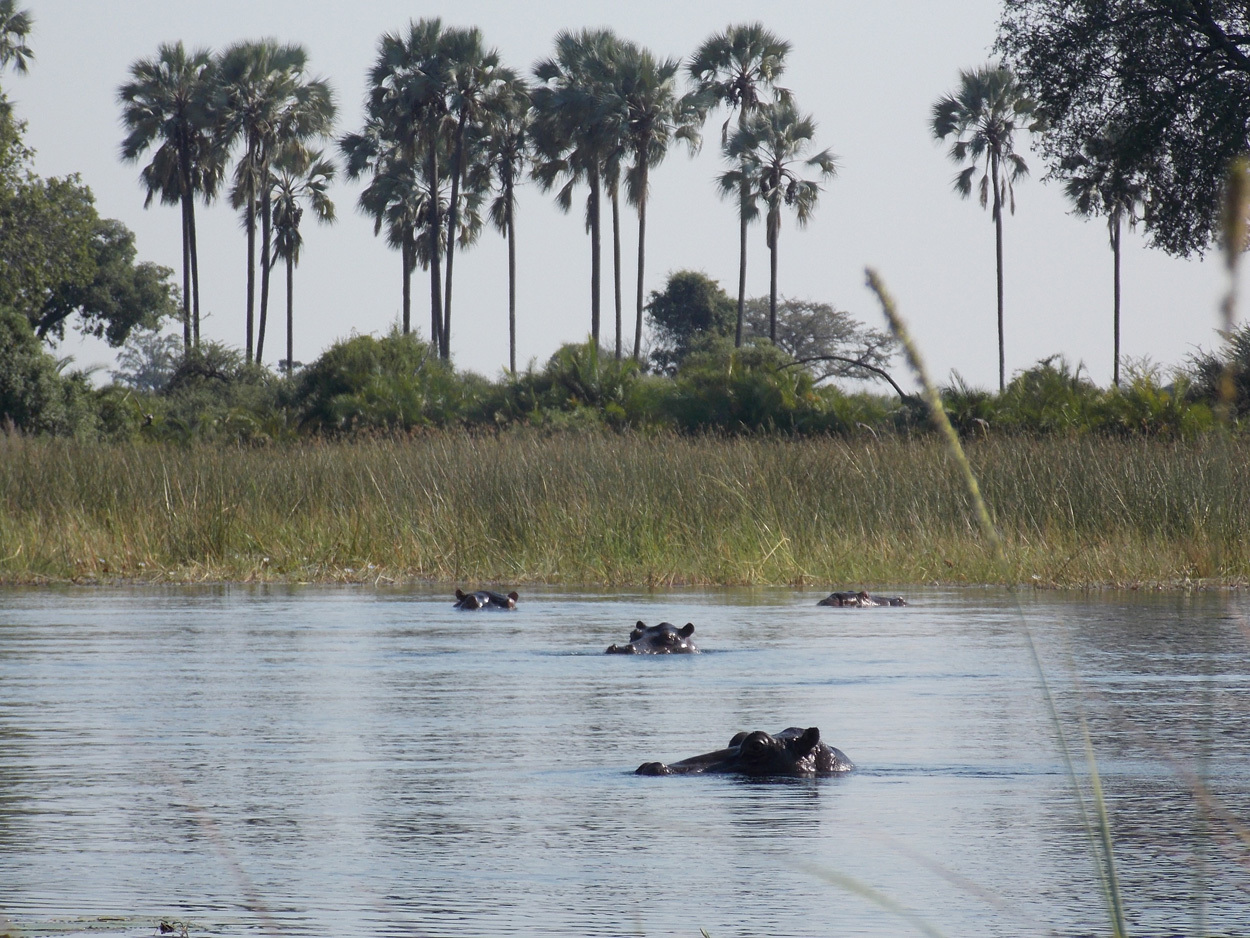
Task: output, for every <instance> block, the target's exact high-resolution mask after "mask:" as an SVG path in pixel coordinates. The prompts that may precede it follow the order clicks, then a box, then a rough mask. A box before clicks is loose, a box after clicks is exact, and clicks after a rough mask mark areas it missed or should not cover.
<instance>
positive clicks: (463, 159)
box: [442, 28, 516, 358]
mask: <svg viewBox="0 0 1250 938" xmlns="http://www.w3.org/2000/svg"><path fill="white" fill-rule="evenodd" d="M442 46H443V55H444V57H445V60H446V63H447V64H446V67H447V81H446V85H447V89H446V93H447V112H448V116H449V118H454V120H455V129H454V131H453V133H454V141H455V142H454V146H453V153H452V158H451V160H452V161H451V197H450V200H449V203H448V211H447V242H446V243H447V275H446V277H447V283H446V289H445V295H444V301H443V342H444V345H445V346H447V347H446V348H445V349H444V350H443V357H444V358H447V357H448V356H449V354H450V347H449V345H448V343H450V340H451V284H452V266H453V263H454V260H455V245H456V240H457V237H456V234H457V232H459V233H461V234H463V233H464V232H465V231H466V229H465V228H464V227H463V226H462V225H461V219H460V201H461V199H460V186H461V183H462V181H463V180H464V178H465V176H466V175H467V174H468V172H469V165H468V155H469V151H470V149H471V147H472V140H471V139H470V138H471V137H473V138H474V139H480V138H481V137H482V136H483V135H484V134H485V130H484V124H485V122H486V121H487V119H488V112H489V110H490V108H491V106H492V101H493V99H494V96H495V95H496V93H497V92H498V91H499V89H500V87H501V86H504V85H507V84H509V83H510V82H514V81H516V73H515V72H513V71H512V70H511V69H509V68H506V67H505V66H503V65H501V64H500V62H499V53H498V52H496V51H495V50H493V49H492V50H489V51H487V50H485V49H484V48H483V47H482V33H481V31H480V30H478V29H476V28H473V29H448V30H447V31H446V32H445V33H444V34H443V37H442Z"/></svg>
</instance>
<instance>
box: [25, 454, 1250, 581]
mask: <svg viewBox="0 0 1250 938" xmlns="http://www.w3.org/2000/svg"><path fill="white" fill-rule="evenodd" d="M965 447H966V448H967V452H968V456H969V459H970V460H971V463H972V466H973V469H974V471H975V472H976V476H977V478H978V479H979V481H980V485H981V490H982V492H983V493H984V495H985V497H986V501H987V502H988V504H989V505H990V508H991V512H992V513H993V516H994V522H995V524H996V525H997V527H998V529H999V530H1000V531H1001V533H1002V537H1003V547H1004V552H1005V557H1006V565H1005V571H1006V572H1005V573H1003V572H1001V571H1002V570H1003V569H1004V568H1001V567H1000V566H999V564H998V561H997V560H996V559H995V557H994V554H993V551H992V550H991V548H990V547H989V545H987V544H986V543H985V541H984V538H983V537H982V535H981V534H980V532H979V530H978V529H977V527H976V525H975V524H974V522H973V520H972V512H971V511H970V506H969V504H968V496H967V494H966V491H965V488H964V483H963V479H962V477H961V476H960V473H959V470H958V469H957V467H956V466H955V465H954V463H953V462H952V461H951V460H950V458H949V456H948V455H947V453H946V450H945V447H944V445H943V444H942V443H941V442H940V441H939V440H937V439H936V438H933V437H930V436H926V437H920V438H916V437H912V438H902V437H900V438H888V437H887V438H876V437H873V436H872V435H871V434H865V435H863V436H857V437H849V438H848V437H832V436H830V437H823V436H822V437H810V438H806V439H795V438H778V437H775V436H774V437H768V436H753V437H752V436H739V437H718V436H688V435H678V434H672V433H656V434H644V433H638V432H634V431H626V432H611V431H591V432H573V431H563V432H544V431H538V430H508V431H504V432H500V433H495V434H491V433H476V434H470V433H460V432H454V431H430V432H425V433H420V434H416V435H410V436H395V437H373V438H355V439H353V440H351V441H342V442H337V441H306V442H298V443H291V444H280V445H269V446H253V447H241V446H236V447H230V446H225V447H223V446H220V445H211V444H202V443H195V444H192V445H189V446H168V445H160V444H157V445H154V444H152V443H149V442H146V441H144V442H129V443H126V442H122V443H101V442H99V441H90V442H82V441H75V440H73V439H63V438H60V439H58V438H47V437H23V436H20V435H7V436H0V584H3V585H18V584H54V583H67V584H68V583H111V582H135V583H153V584H155V583H185V584H190V583H199V582H215V583H216V582H272V583H368V584H378V585H381V584H400V583H408V582H439V583H448V584H465V583H468V584H473V585H477V584H509V585H524V584H536V583H545V584H566V585H569V584H576V585H585V586H632V585H637V586H650V587H666V586H675V585H691V586H717V585H794V586H807V587H811V588H820V589H824V588H828V589H840V588H847V587H855V588H859V587H861V586H868V587H871V586H876V585H882V584H891V585H899V586H901V585H906V584H912V585H920V584H924V585H931V584H941V585H951V584H969V585H973V584H975V585H982V584H999V585H1025V586H1029V585H1031V586H1034V587H1039V588H1098V587H1114V588H1129V589H1137V588H1196V587H1239V586H1243V585H1246V584H1247V583H1250V538H1247V537H1245V532H1247V531H1250V487H1247V486H1246V485H1245V484H1244V480H1245V479H1247V478H1250V439H1246V438H1244V437H1243V436H1241V435H1233V434H1226V433H1220V432H1212V433H1207V434H1202V435H1200V436H1198V437H1196V438H1191V439H1187V440H1184V441H1167V440H1158V439H1148V438H1106V437H1096V436H1079V437H1073V438H1060V437H1054V436H1051V437H1042V438H1037V437H1027V436H1014V437H1001V438H995V437H991V438H988V439H970V440H966V441H965Z"/></svg>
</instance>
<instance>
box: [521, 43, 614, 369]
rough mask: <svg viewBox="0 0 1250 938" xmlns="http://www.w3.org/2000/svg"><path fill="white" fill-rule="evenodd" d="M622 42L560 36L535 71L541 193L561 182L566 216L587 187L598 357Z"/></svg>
mask: <svg viewBox="0 0 1250 938" xmlns="http://www.w3.org/2000/svg"><path fill="white" fill-rule="evenodd" d="M617 46H618V40H617V38H616V36H615V35H614V34H613V33H612V32H611V31H610V30H583V31H582V32H580V33H571V32H569V31H567V30H563V31H561V32H560V33H559V34H558V35H557V36H556V54H555V56H554V57H553V58H550V59H544V60H543V61H541V62H539V63H538V64H537V65H536V66H534V75H535V77H537V79H538V80H539V82H541V84H540V85H539V86H538V87H536V88H534V90H533V92H532V94H531V100H532V102H533V108H534V121H533V140H534V144H535V149H536V151H537V154H538V158H537V163H536V165H535V168H534V178H535V179H537V180H538V182H539V184H540V185H541V186H542V187H543V189H546V190H550V189H552V188H553V187H554V186H555V185H556V183H557V182H560V181H563V185H562V186H561V187H560V189H559V191H558V192H557V194H556V204H557V205H559V206H560V208H561V209H563V210H564V211H566V212H567V211H568V210H569V209H570V208H571V207H572V204H573V188H574V186H575V185H576V184H577V183H578V182H580V181H583V180H584V181H585V182H586V185H587V188H588V189H589V194H588V196H587V199H586V229H587V230H588V231H589V232H590V334H591V343H592V346H593V349H594V352H595V354H598V349H599V331H600V330H599V326H600V315H599V314H600V302H599V294H600V283H601V263H600V218H601V211H600V203H601V201H602V198H601V197H602V189H603V179H604V171H605V167H606V166H607V165H608V161H609V158H610V156H611V155H612V153H613V152H614V148H615V147H616V139H615V137H614V124H613V121H612V118H611V108H610V105H608V104H607V103H605V96H604V91H605V85H604V82H603V78H604V76H606V75H607V74H608V73H609V69H610V64H609V63H610V62H611V60H612V57H613V56H614V55H615V54H616V51H615V50H616V47H617Z"/></svg>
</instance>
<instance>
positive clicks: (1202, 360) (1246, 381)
mask: <svg viewBox="0 0 1250 938" xmlns="http://www.w3.org/2000/svg"><path fill="white" fill-rule="evenodd" d="M1185 372H1186V374H1187V377H1189V378H1190V379H1191V380H1192V382H1193V383H1192V385H1191V387H1190V393H1191V395H1192V396H1193V397H1194V398H1195V399H1197V400H1202V401H1207V402H1209V403H1210V404H1212V405H1220V404H1225V405H1228V406H1229V407H1230V408H1231V409H1232V413H1233V415H1234V416H1244V415H1246V414H1250V323H1246V324H1243V325H1242V326H1240V327H1239V328H1237V329H1234V330H1233V331H1232V332H1231V333H1229V334H1227V335H1225V336H1224V347H1223V349H1221V350H1219V351H1217V352H1206V351H1203V350H1201V349H1199V350H1198V351H1197V352H1195V353H1194V354H1193V355H1191V356H1189V359H1188V361H1187V363H1186V367H1185Z"/></svg>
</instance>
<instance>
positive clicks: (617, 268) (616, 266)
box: [612, 186, 621, 362]
mask: <svg viewBox="0 0 1250 938" xmlns="http://www.w3.org/2000/svg"><path fill="white" fill-rule="evenodd" d="M612 275H613V278H614V286H615V290H616V294H615V300H616V360H617V361H618V362H619V361H620V360H621V196H620V188H619V186H618V187H615V188H613V189H612Z"/></svg>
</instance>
